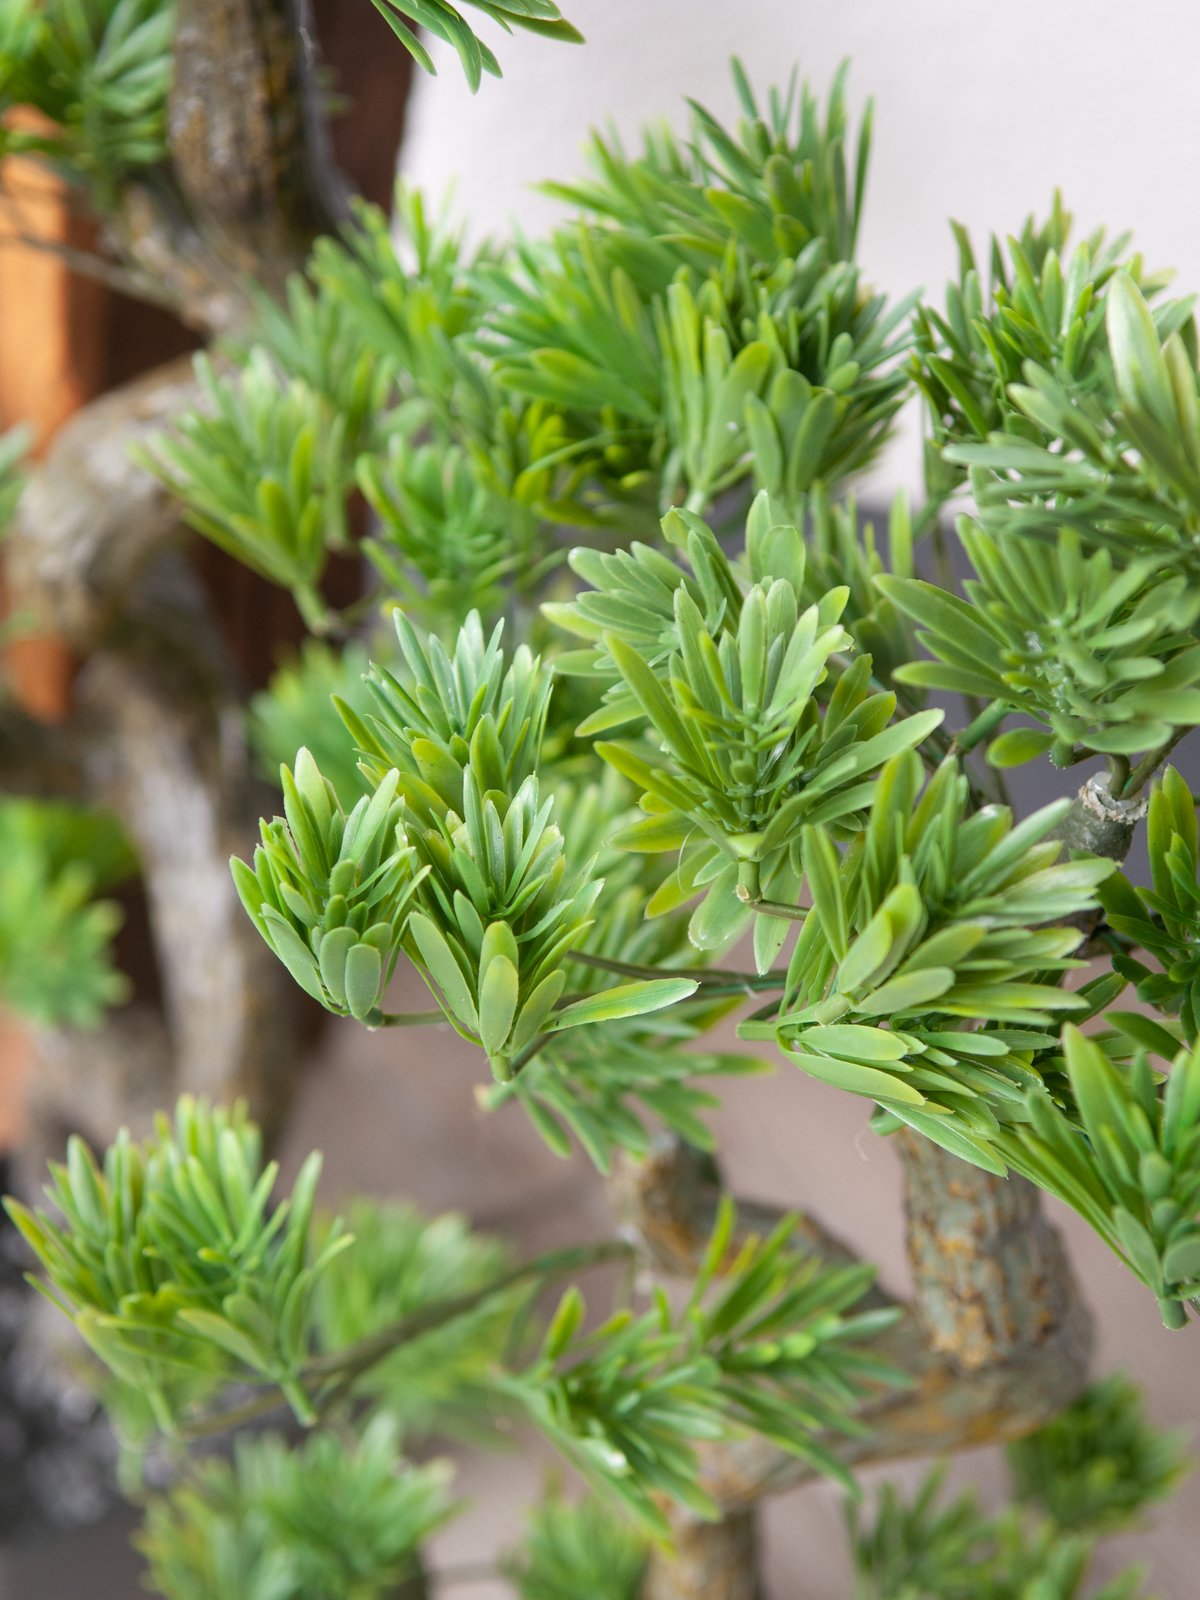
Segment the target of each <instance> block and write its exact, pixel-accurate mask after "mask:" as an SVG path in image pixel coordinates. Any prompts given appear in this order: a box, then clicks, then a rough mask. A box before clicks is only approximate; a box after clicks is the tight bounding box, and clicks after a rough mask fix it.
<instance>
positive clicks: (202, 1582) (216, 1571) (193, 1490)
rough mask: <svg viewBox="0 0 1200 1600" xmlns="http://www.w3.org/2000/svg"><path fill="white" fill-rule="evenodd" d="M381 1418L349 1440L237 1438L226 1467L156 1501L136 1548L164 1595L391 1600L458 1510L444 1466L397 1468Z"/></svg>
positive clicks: (324, 1436)
mask: <svg viewBox="0 0 1200 1600" xmlns="http://www.w3.org/2000/svg"><path fill="white" fill-rule="evenodd" d="M397 1448H398V1440H397V1437H396V1433H395V1430H394V1429H393V1428H392V1427H391V1426H390V1425H389V1424H388V1423H387V1421H386V1420H385V1419H382V1418H377V1419H376V1420H375V1421H374V1422H372V1423H370V1424H368V1426H367V1427H366V1429H365V1430H364V1432H363V1434H362V1436H361V1438H359V1439H357V1440H355V1441H354V1443H353V1444H352V1445H348V1444H346V1443H345V1442H343V1441H342V1440H339V1439H338V1438H336V1437H335V1436H334V1435H333V1434H331V1433H317V1434H314V1435H312V1436H311V1437H310V1438H309V1439H307V1440H306V1441H305V1443H304V1444H303V1445H300V1446H292V1445H290V1444H289V1443H288V1442H287V1441H286V1440H285V1439H283V1438H282V1437H281V1436H280V1435H278V1434H265V1435H260V1436H259V1437H256V1438H248V1437H244V1438H241V1439H239V1440H238V1443H237V1446H236V1449H235V1452H234V1457H233V1460H232V1461H231V1462H226V1461H219V1460H217V1461H213V1460H210V1461H206V1462H205V1463H204V1464H203V1465H202V1466H201V1467H200V1468H199V1470H198V1471H197V1473H196V1474H195V1477H194V1478H193V1479H192V1480H190V1481H189V1480H186V1479H185V1480H183V1481H181V1482H180V1483H178V1484H176V1485H175V1486H174V1487H173V1488H172V1489H171V1490H170V1491H169V1492H168V1493H166V1494H160V1495H154V1496H152V1497H151V1498H150V1501H149V1504H148V1506H147V1510H146V1523H145V1528H144V1530H143V1531H142V1532H141V1534H140V1535H139V1536H138V1541H137V1542H138V1546H139V1548H140V1549H141V1552H142V1554H143V1555H144V1556H145V1558H146V1562H147V1565H148V1567H149V1575H148V1576H149V1586H150V1587H151V1589H152V1590H153V1591H154V1592H155V1593H156V1594H161V1595H165V1596H166V1597H167V1600H327V1597H328V1596H330V1595H335V1594H336V1595H338V1596H342V1597H344V1600H387V1597H388V1596H391V1595H394V1594H395V1593H396V1591H397V1587H398V1586H399V1585H401V1584H403V1583H404V1582H405V1581H407V1580H411V1579H413V1578H415V1577H417V1576H418V1575H419V1573H420V1570H421V1568H420V1553H419V1552H420V1545H421V1543H422V1541H424V1540H425V1539H427V1538H428V1537H429V1535H430V1534H431V1533H432V1532H433V1531H434V1530H435V1529H436V1528H437V1527H438V1526H439V1525H440V1524H441V1523H442V1522H444V1521H445V1519H446V1517H447V1516H448V1515H449V1514H450V1511H451V1509H452V1508H451V1505H450V1501H449V1497H448V1493H447V1489H448V1480H449V1471H448V1466H447V1464H446V1463H444V1462H436V1461H435V1462H431V1463H429V1464H428V1465H426V1466H421V1467H414V1466H409V1465H408V1464H404V1465H398V1464H397Z"/></svg>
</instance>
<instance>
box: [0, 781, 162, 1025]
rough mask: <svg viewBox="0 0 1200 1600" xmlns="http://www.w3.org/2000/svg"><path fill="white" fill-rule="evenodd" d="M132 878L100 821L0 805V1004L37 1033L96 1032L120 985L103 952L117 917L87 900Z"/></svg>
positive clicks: (57, 807)
mask: <svg viewBox="0 0 1200 1600" xmlns="http://www.w3.org/2000/svg"><path fill="white" fill-rule="evenodd" d="M135 870H136V863H135V861H134V858H133V855H132V853H131V851H130V848H129V845H128V842H127V841H126V839H125V837H124V835H123V834H122V832H121V830H120V828H119V827H118V826H117V824H116V822H114V821H113V820H112V819H111V818H110V817H108V816H107V815H105V814H103V813H101V812H94V811H85V810H82V809H81V808H79V807H76V806H70V805H65V804H60V803H57V802H54V803H51V802H42V801H34V800H17V799H11V798H4V799H0V1004H3V1005H4V1006H6V1007H8V1008H10V1009H11V1010H13V1011H15V1012H16V1013H17V1014H18V1015H20V1016H23V1017H26V1018H28V1019H29V1021H30V1022H32V1023H34V1024H35V1025H36V1026H37V1027H42V1028H53V1027H60V1026H65V1027H69V1028H93V1027H95V1026H97V1024H98V1023H99V1022H100V1021H101V1019H102V1018H103V1016H104V1013H105V1011H106V1010H107V1009H108V1008H109V1007H110V1006H112V1005H116V1004H117V1003H118V1002H119V1001H121V1000H123V999H124V998H125V996H126V994H127V993H128V983H127V980H126V979H125V977H124V975H123V974H122V973H120V972H119V971H118V970H117V968H116V967H115V965H114V962H113V953H112V940H113V935H114V934H115V933H116V930H117V928H118V926H119V925H120V921H121V913H120V911H119V909H118V907H117V906H116V905H115V904H114V903H113V902H112V901H110V900H103V899H97V898H96V896H97V895H98V894H100V893H102V892H103V891H104V890H105V889H109V888H111V887H113V886H114V885H115V884H117V883H120V882H121V880H122V879H124V878H127V877H129V876H130V874H131V873H133V872H134V871H135Z"/></svg>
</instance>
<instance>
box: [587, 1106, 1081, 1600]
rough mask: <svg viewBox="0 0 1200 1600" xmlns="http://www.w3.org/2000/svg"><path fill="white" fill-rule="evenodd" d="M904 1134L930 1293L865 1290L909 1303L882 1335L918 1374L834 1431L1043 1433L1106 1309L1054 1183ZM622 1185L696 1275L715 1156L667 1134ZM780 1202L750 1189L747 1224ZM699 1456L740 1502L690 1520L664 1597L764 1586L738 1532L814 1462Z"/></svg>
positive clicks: (741, 1444) (881, 1457)
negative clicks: (995, 1168)
mask: <svg viewBox="0 0 1200 1600" xmlns="http://www.w3.org/2000/svg"><path fill="white" fill-rule="evenodd" d="M899 1137H900V1139H901V1157H902V1160H903V1161H904V1164H905V1172H906V1185H907V1193H908V1200H907V1213H908V1241H909V1253H910V1258H911V1260H912V1263H913V1273H914V1283H915V1289H916V1293H915V1298H914V1301H913V1303H912V1304H911V1305H905V1304H904V1303H903V1302H899V1301H896V1300H895V1299H894V1298H893V1297H892V1296H891V1295H889V1294H888V1293H887V1292H886V1291H885V1290H884V1289H882V1288H880V1287H879V1286H876V1287H875V1288H873V1289H872V1290H871V1291H870V1294H869V1296H868V1298H867V1300H866V1302H865V1303H866V1304H867V1305H875V1306H881V1305H900V1306H901V1307H902V1309H903V1310H904V1313H905V1314H904V1316H903V1317H902V1318H901V1319H900V1320H899V1321H898V1322H897V1323H896V1324H894V1325H893V1326H892V1327H891V1328H889V1329H888V1330H887V1331H886V1332H884V1333H883V1334H881V1335H880V1337H879V1340H878V1345H877V1350H878V1354H879V1355H880V1356H881V1357H883V1358H884V1359H886V1360H888V1361H890V1362H892V1363H893V1364H894V1365H896V1366H898V1367H899V1368H900V1369H901V1370H902V1371H904V1372H905V1373H907V1374H908V1376H909V1378H910V1380H911V1384H910V1387H909V1388H907V1389H901V1390H894V1389H889V1390H881V1391H879V1392H878V1393H877V1395H876V1396H875V1397H874V1398H872V1399H871V1400H869V1401H868V1402H867V1403H866V1405H864V1407H863V1408H862V1410H861V1412H860V1414H859V1421H860V1422H861V1423H862V1424H863V1425H864V1426H863V1432H862V1434H861V1435H858V1436H854V1437H851V1438H844V1437H842V1436H830V1437H828V1438H825V1439H823V1440H822V1443H823V1444H824V1445H826V1446H827V1447H828V1448H830V1449H832V1450H835V1451H836V1453H837V1454H838V1456H839V1457H840V1459H841V1460H843V1461H844V1462H845V1463H846V1464H847V1465H848V1466H863V1465H867V1464H869V1463H874V1462H879V1461H886V1460H894V1459H898V1458H900V1457H904V1456H909V1455H929V1454H935V1453H942V1452H948V1451H953V1450H958V1449H963V1448H965V1447H967V1446H970V1445H977V1444H982V1443H985V1442H988V1441H992V1440H997V1439H1004V1438H1009V1437H1014V1436H1017V1435H1019V1434H1021V1433H1025V1432H1028V1431H1029V1430H1030V1429H1031V1428H1034V1427H1036V1426H1038V1425H1039V1424H1040V1423H1042V1422H1044V1421H1046V1420H1047V1419H1048V1418H1049V1417H1051V1416H1053V1415H1054V1414H1055V1413H1056V1412H1058V1411H1059V1410H1061V1408H1062V1407H1063V1406H1064V1405H1065V1404H1067V1403H1068V1402H1069V1401H1070V1400H1071V1399H1072V1398H1074V1396H1075V1395H1076V1394H1077V1393H1078V1392H1079V1390H1080V1389H1081V1388H1082V1387H1083V1384H1084V1383H1085V1381H1086V1376H1087V1370H1088V1361H1089V1358H1090V1354H1091V1324H1090V1319H1089V1318H1088V1315H1087V1312H1086V1309H1085V1308H1084V1306H1083V1304H1082V1301H1081V1300H1080V1298H1079V1296H1078V1294H1077V1292H1076V1290H1075V1285H1074V1280H1073V1278H1072V1276H1071V1273H1070V1268H1069V1266H1068V1263H1067V1261H1066V1257H1065V1253H1064V1252H1063V1249H1062V1245H1061V1242H1060V1240H1059V1238H1058V1235H1057V1233H1056V1232H1055V1230H1054V1229H1052V1228H1051V1227H1050V1226H1049V1225H1048V1224H1047V1223H1046V1221H1045V1219H1044V1218H1043V1216H1042V1214H1041V1210H1040V1195H1039V1193H1038V1191H1037V1190H1036V1189H1034V1188H1033V1186H1032V1185H1030V1184H1027V1183H1025V1182H1024V1181H1023V1180H1022V1179H1019V1178H1012V1179H1008V1180H1004V1179H999V1178H996V1177H994V1176H992V1175H991V1174H989V1173H985V1172H982V1171H980V1170H979V1169H977V1168H974V1167H969V1166H967V1165H966V1164H965V1163H964V1162H961V1161H958V1160H957V1159H956V1158H954V1157H952V1156H949V1155H946V1154H945V1152H943V1151H941V1150H939V1149H938V1148H937V1147H935V1146H933V1145H931V1144H929V1143H928V1141H926V1140H922V1139H918V1138H916V1137H914V1136H899ZM611 1194H612V1199H613V1204H614V1209H615V1212H616V1215H617V1217H618V1219H619V1220H620V1222H621V1224H622V1226H623V1227H624V1229H625V1230H626V1231H628V1232H631V1233H633V1234H634V1235H635V1236H636V1237H637V1238H638V1239H639V1240H640V1242H641V1243H642V1245H643V1247H644V1249H645V1250H646V1251H647V1253H648V1255H649V1257H650V1260H651V1262H652V1264H653V1265H654V1266H655V1267H656V1268H657V1269H658V1270H659V1271H662V1272H665V1273H668V1274H671V1275H675V1274H679V1275H683V1276H687V1275H690V1274H692V1273H694V1271H695V1269H696V1267H697V1266H698V1264H699V1261H700V1258H701V1256H702V1254H703V1250H704V1246H705V1244H706V1241H707V1238H708V1234H709V1232H710V1229H711V1224H712V1220H713V1218H714V1216H715V1213H716V1207H717V1204H718V1202H719V1198H720V1186H719V1180H718V1178H717V1174H716V1169H715V1167H714V1166H713V1164H712V1163H711V1161H710V1160H709V1159H708V1158H707V1157H705V1156H703V1155H700V1154H699V1153H697V1152H695V1151H692V1150H690V1149H689V1148H688V1147H687V1146H685V1145H683V1144H681V1143H680V1142H679V1141H676V1140H670V1139H664V1140H662V1141H660V1142H659V1143H658V1144H657V1145H656V1147H655V1149H654V1151H653V1152H652V1154H651V1156H650V1157H649V1158H648V1159H647V1160H646V1161H645V1162H644V1163H637V1164H635V1163H632V1162H627V1163H626V1164H625V1165H624V1166H623V1167H622V1168H621V1170H620V1172H619V1174H618V1176H617V1177H616V1178H615V1180H614V1182H613V1187H612V1191H611ZM780 1214H781V1213H780V1212H779V1211H778V1210H777V1209H776V1208H772V1207H763V1206H756V1205H753V1204H750V1205H747V1204H743V1203H739V1207H738V1227H739V1230H740V1232H741V1233H742V1235H743V1236H744V1234H745V1233H749V1232H763V1231H766V1230H769V1229H770V1228H771V1227H772V1226H773V1225H774V1223H775V1222H776V1221H777V1220H778V1218H779V1215H780ZM797 1238H798V1240H799V1241H800V1242H801V1243H802V1244H805V1245H807V1246H808V1248H809V1249H811V1250H812V1252H813V1253H814V1254H815V1255H816V1256H818V1257H819V1258H820V1259H822V1260H824V1261H828V1262H830V1263H831V1264H838V1265H842V1264H845V1263H847V1262H850V1261H853V1260H855V1259H856V1258H855V1256H854V1253H853V1251H851V1250H850V1249H849V1247H848V1246H846V1245H845V1244H844V1243H843V1242H842V1241H841V1240H839V1239H838V1238H837V1237H836V1236H835V1235H833V1234H831V1233H830V1232H829V1231H828V1230H827V1229H825V1228H824V1227H823V1226H822V1225H821V1224H820V1223H819V1222H818V1221H816V1220H815V1219H813V1218H811V1217H801V1220H800V1225H799V1231H798V1234H797ZM699 1454H700V1463H701V1465H700V1478H699V1481H700V1485H701V1487H702V1488H703V1489H704V1490H705V1491H706V1492H707V1493H708V1494H709V1495H711V1496H712V1498H713V1499H714V1500H715V1501H716V1502H717V1504H718V1505H719V1506H720V1507H721V1509H722V1511H723V1513H725V1516H724V1518H723V1520H722V1521H720V1522H718V1523H714V1524H704V1523H702V1522H699V1521H698V1520H697V1519H695V1518H693V1517H690V1516H681V1517H679V1518H678V1519H677V1521H676V1534H677V1536H678V1550H679V1551H680V1552H681V1553H680V1554H678V1555H676V1556H669V1557H668V1556H663V1555H661V1554H656V1555H655V1556H653V1557H652V1560H651V1569H650V1577H649V1579H648V1587H647V1590H646V1593H647V1596H648V1597H650V1600H671V1597H674V1596H676V1595H678V1596H681V1597H682V1596H685V1595H688V1596H690V1595H694V1594H696V1593H702V1594H704V1595H706V1596H707V1597H710V1600H734V1597H735V1596H741V1595H743V1594H745V1593H747V1592H749V1593H753V1590H750V1591H746V1590H745V1589H744V1588H739V1587H736V1584H737V1583H744V1582H745V1581H746V1579H745V1576H744V1574H743V1576H742V1577H740V1578H738V1579H736V1580H735V1579H734V1578H733V1577H732V1576H729V1577H725V1578H722V1577H720V1574H721V1573H723V1572H725V1571H726V1570H727V1569H726V1564H725V1554H724V1552H725V1551H727V1550H728V1549H729V1548H730V1547H731V1546H732V1545H733V1544H734V1543H736V1544H737V1545H738V1547H739V1548H740V1549H742V1550H743V1552H744V1551H745V1550H747V1549H749V1548H752V1527H751V1526H750V1524H751V1522H752V1518H751V1512H752V1509H753V1507H754V1506H755V1505H756V1504H757V1502H758V1501H759V1500H760V1499H762V1498H763V1497H764V1496H766V1495H769V1494H775V1493H779V1492H781V1491H782V1490H785V1489H788V1488H791V1487H793V1486H794V1485H796V1484H798V1483H801V1482H804V1481H805V1480H806V1479H808V1478H809V1477H811V1476H812V1469H811V1468H810V1467H809V1466H807V1465H806V1464H805V1463H803V1462H799V1461H797V1460H796V1459H795V1457H792V1456H788V1455H786V1454H784V1453H783V1452H782V1451H780V1450H779V1449H778V1448H777V1447H776V1446H774V1445H772V1444H770V1443H768V1442H766V1441H764V1440H762V1439H759V1438H746V1439H739V1440H734V1441H722V1442H720V1443H716V1444H711V1445H705V1446H702V1447H701V1450H700V1452H699ZM705 1572H708V1573H710V1575H711V1581H708V1580H704V1582H707V1587H705V1586H704V1582H702V1580H703V1579H704V1574H705ZM722 1584H724V1587H722V1586H721V1585H722ZM697 1585H700V1587H697ZM689 1586H690V1587H689Z"/></svg>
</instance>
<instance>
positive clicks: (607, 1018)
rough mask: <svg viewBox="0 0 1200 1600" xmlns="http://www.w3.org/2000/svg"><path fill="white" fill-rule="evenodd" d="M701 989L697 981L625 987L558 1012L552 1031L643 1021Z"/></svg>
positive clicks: (654, 981)
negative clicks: (634, 1019)
mask: <svg viewBox="0 0 1200 1600" xmlns="http://www.w3.org/2000/svg"><path fill="white" fill-rule="evenodd" d="M699 987H700V986H699V984H698V983H697V982H696V981H695V979H693V978H647V979H644V980H639V981H637V982H634V983H621V984H618V985H617V986H616V988H615V989H605V990H603V991H602V992H601V993H600V994H594V995H588V996H587V997H586V998H585V999H583V1000H573V1001H572V1002H571V1004H570V1005H567V1006H564V1007H563V1009H562V1010H561V1011H556V1012H555V1013H554V1015H553V1017H552V1018H551V1021H550V1031H551V1032H560V1031H561V1030H562V1029H564V1028H578V1027H582V1026H583V1025H584V1024H586V1023H591V1022H614V1021H616V1020H617V1018H619V1017H640V1016H643V1015H645V1014H646V1013H647V1012H650V1011H661V1010H663V1008H664V1007H666V1006H673V1005H677V1004H678V1003H679V1001H681V1000H687V999H689V998H690V997H691V996H692V995H694V994H695V992H696V990H697V989H698V988H699Z"/></svg>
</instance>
